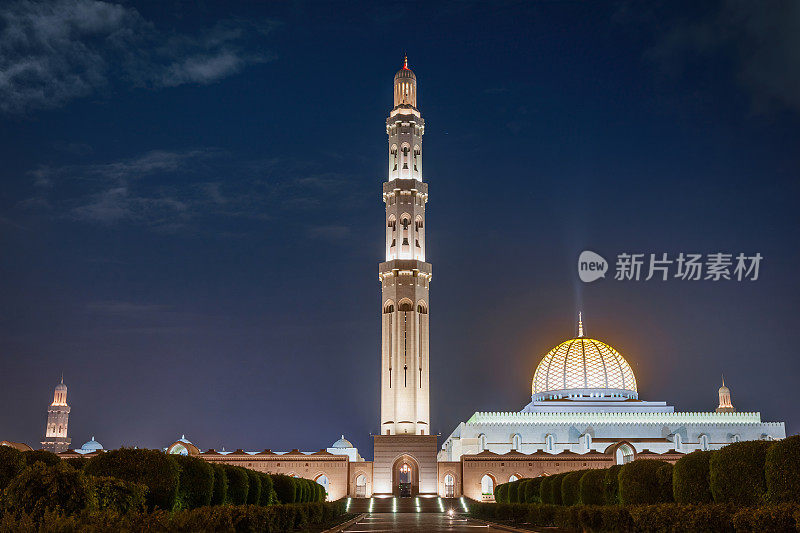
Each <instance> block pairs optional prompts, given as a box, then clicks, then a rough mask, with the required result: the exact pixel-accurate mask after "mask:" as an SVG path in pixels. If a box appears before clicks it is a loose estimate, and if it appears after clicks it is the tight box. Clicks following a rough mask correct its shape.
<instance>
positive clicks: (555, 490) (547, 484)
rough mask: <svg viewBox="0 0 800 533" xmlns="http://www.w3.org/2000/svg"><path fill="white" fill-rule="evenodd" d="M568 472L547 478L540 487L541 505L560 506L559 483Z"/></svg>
mask: <svg viewBox="0 0 800 533" xmlns="http://www.w3.org/2000/svg"><path fill="white" fill-rule="evenodd" d="M568 473H569V472H563V473H561V474H553V475H552V476H547V477H546V478H545V480H544V481H542V485H541V487H540V493H541V497H542V503H549V504H552V505H561V483H562V482H563V480H564V476H566V475H567V474H568Z"/></svg>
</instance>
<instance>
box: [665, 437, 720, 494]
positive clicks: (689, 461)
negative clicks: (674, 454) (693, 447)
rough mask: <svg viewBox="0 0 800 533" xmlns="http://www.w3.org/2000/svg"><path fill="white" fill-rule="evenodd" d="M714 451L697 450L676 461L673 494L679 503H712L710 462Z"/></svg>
mask: <svg viewBox="0 0 800 533" xmlns="http://www.w3.org/2000/svg"><path fill="white" fill-rule="evenodd" d="M713 453H714V452H712V451H703V450H697V451H694V452H692V453H689V454H686V455H684V456H683V457H681V458H680V459H678V462H677V463H675V468H674V470H673V471H672V495H673V498H674V499H675V501H676V502H678V503H711V502H713V501H714V498H713V497H712V496H711V487H710V485H709V481H708V464H709V461H710V460H711V455H712V454H713Z"/></svg>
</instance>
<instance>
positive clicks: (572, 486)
mask: <svg viewBox="0 0 800 533" xmlns="http://www.w3.org/2000/svg"><path fill="white" fill-rule="evenodd" d="M585 473H586V470H575V471H573V472H569V473H568V474H566V475H565V476H564V479H563V480H562V481H561V503H562V504H563V505H577V504H579V503H581V478H582V477H583V475H584V474H585Z"/></svg>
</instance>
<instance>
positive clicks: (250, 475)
mask: <svg viewBox="0 0 800 533" xmlns="http://www.w3.org/2000/svg"><path fill="white" fill-rule="evenodd" d="M246 472H247V480H248V488H247V503H249V504H250V505H258V502H260V501H261V476H259V475H258V472H256V471H255V470H250V469H246Z"/></svg>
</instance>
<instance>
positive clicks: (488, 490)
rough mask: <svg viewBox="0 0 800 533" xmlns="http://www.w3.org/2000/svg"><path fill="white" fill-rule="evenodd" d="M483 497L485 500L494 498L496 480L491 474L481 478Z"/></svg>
mask: <svg viewBox="0 0 800 533" xmlns="http://www.w3.org/2000/svg"><path fill="white" fill-rule="evenodd" d="M481 495H482V496H483V497H484V498H485V499H491V498H494V480H493V479H492V476H490V475H489V474H486V475H485V476H483V477H482V478H481Z"/></svg>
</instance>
